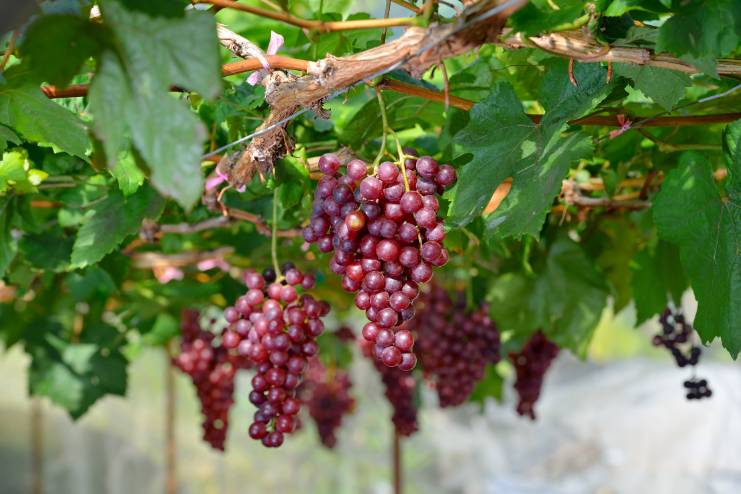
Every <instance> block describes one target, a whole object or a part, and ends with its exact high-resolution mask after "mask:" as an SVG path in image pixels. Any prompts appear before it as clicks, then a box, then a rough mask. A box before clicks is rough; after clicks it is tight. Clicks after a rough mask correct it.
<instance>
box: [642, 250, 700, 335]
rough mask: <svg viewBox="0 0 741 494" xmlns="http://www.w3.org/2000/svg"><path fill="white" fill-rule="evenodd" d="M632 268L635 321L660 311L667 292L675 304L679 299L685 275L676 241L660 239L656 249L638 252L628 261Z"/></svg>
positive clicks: (663, 305)
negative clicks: (674, 243)
mask: <svg viewBox="0 0 741 494" xmlns="http://www.w3.org/2000/svg"><path fill="white" fill-rule="evenodd" d="M631 271H632V272H633V278H632V283H631V287H632V290H633V300H634V301H635V306H636V324H641V323H642V322H644V321H646V320H648V319H650V318H651V317H653V316H655V315H656V314H660V313H661V312H662V311H663V310H664V308H666V306H667V304H668V302H669V300H670V298H669V297H670V296H671V300H672V301H674V303H675V304H677V305H679V304H680V303H681V297H682V293H683V292H684V290H685V289H686V288H687V279H686V278H685V276H684V270H683V269H682V266H681V263H680V260H679V250H678V249H677V247H676V246H675V245H672V244H669V243H667V242H661V241H660V242H658V244H657V245H656V248H655V249H644V250H642V251H640V252H638V253H637V254H636V255H635V257H634V258H633V260H632V262H631Z"/></svg>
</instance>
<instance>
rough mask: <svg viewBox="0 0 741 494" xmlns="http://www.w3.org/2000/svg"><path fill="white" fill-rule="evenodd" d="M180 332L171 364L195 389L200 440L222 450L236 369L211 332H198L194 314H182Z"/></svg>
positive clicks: (232, 402) (184, 312) (190, 312)
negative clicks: (178, 343)
mask: <svg viewBox="0 0 741 494" xmlns="http://www.w3.org/2000/svg"><path fill="white" fill-rule="evenodd" d="M181 331H182V338H181V340H180V353H179V354H178V355H177V357H175V358H173V365H175V366H176V367H177V368H178V369H180V370H181V371H183V372H184V373H185V374H187V375H188V376H189V377H190V378H191V381H192V382H193V384H194V386H195V388H196V393H197V395H198V400H199V402H200V404H201V413H202V415H203V421H202V424H201V426H202V428H203V439H204V440H205V441H206V442H207V443H208V444H210V445H211V447H213V448H214V449H216V450H219V451H224V444H225V442H226V436H227V432H228V430H229V411H230V409H231V407H232V405H233V404H234V376H235V373H236V370H237V368H236V367H235V366H234V365H233V364H232V362H231V359H230V357H229V354H228V352H227V351H226V350H225V349H224V348H223V347H221V346H220V345H218V344H216V343H217V341H218V340H216V339H215V333H213V332H211V331H206V330H204V329H202V327H201V324H200V313H199V312H198V311H195V310H185V311H183V313H182V316H181Z"/></svg>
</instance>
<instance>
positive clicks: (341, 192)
mask: <svg viewBox="0 0 741 494" xmlns="http://www.w3.org/2000/svg"><path fill="white" fill-rule="evenodd" d="M405 153H407V154H408V156H407V155H405V157H404V159H403V165H402V164H401V163H399V164H395V163H392V162H388V161H387V162H383V163H381V164H380V165H379V166H378V168H377V170H369V168H368V165H367V164H366V163H365V162H363V161H361V160H359V159H353V160H351V161H350V162H348V163H347V165H346V167H345V169H346V173H345V175H339V171H340V166H341V164H340V160H339V158H338V157H337V156H336V155H334V154H327V155H324V156H322V157H321V158H320V160H319V169H320V171H321V172H322V173H323V174H324V176H323V177H322V178H321V179H320V180H319V183H318V185H317V188H316V193H315V197H314V204H313V213H312V216H311V220H310V223H309V225H308V226H307V227H306V228H305V229H304V232H303V235H304V240H306V242H308V243H315V244H316V245H317V247H318V249H319V250H320V251H321V252H324V253H329V252H334V255H333V257H332V259H331V261H330V270H331V271H332V272H334V273H336V274H338V275H341V276H342V287H343V288H344V289H345V290H347V291H348V292H352V293H355V294H356V295H355V305H356V306H357V307H358V308H359V309H361V310H364V311H365V314H366V317H367V318H368V320H369V322H368V323H367V324H366V325H365V326H364V327H363V329H362V335H363V337H364V338H365V339H366V340H368V341H370V342H372V343H374V347H373V353H374V355H375V357H376V358H378V359H379V360H381V361H382V362H383V363H384V364H385V365H387V366H389V367H397V366H398V367H399V368H401V369H402V370H407V371H409V370H411V369H413V368H414V366H415V364H416V357H415V355H414V353H413V352H412V347H413V344H414V340H413V338H412V335H411V333H410V332H409V331H407V330H403V329H399V326H400V325H401V324H402V323H403V322H404V321H407V320H409V319H411V318H412V317H413V316H414V308H413V306H412V302H413V301H414V299H415V298H416V297H417V295H418V293H419V284H422V283H427V282H428V281H430V279H432V269H433V267H437V266H443V265H444V264H446V263H447V262H448V251H447V250H446V249H445V247H444V246H443V240H444V239H445V226H444V224H443V220H442V218H439V217H438V212H439V208H440V206H439V202H438V199H437V197H436V194H441V193H442V192H443V191H444V190H445V189H446V188H448V187H450V186H451V185H453V183H455V181H456V172H455V169H454V168H453V167H451V166H450V165H439V164H438V163H437V162H436V161H435V160H434V159H432V158H431V157H429V156H422V157H420V158H413V157H412V155H413V154H414V152H413V150H411V151H410V150H406V151H405ZM369 172H370V173H369Z"/></svg>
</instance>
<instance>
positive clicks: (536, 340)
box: [509, 331, 559, 420]
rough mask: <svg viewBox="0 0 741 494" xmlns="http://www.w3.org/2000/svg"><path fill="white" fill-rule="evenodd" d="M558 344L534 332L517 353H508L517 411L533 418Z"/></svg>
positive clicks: (556, 352) (556, 353) (557, 349)
mask: <svg viewBox="0 0 741 494" xmlns="http://www.w3.org/2000/svg"><path fill="white" fill-rule="evenodd" d="M558 351H559V348H558V346H557V345H556V344H555V343H553V342H551V341H549V340H548V339H547V338H546V337H545V336H544V335H543V333H541V332H540V331H538V332H537V333H534V334H533V335H532V336H531V337H530V339H529V340H528V341H527V343H525V346H524V347H523V348H522V350H520V351H519V352H517V353H514V352H513V353H510V354H509V359H510V360H511V361H512V364H513V365H514V366H515V372H516V379H515V390H516V391H517V394H518V396H519V401H518V403H517V413H518V414H520V415H523V416H527V417H530V419H531V420H535V402H537V401H538V398H539V397H540V390H541V388H542V387H543V377H544V376H545V373H546V371H547V370H548V368H549V367H550V366H551V363H552V362H553V360H554V359H555V358H556V356H557V355H558Z"/></svg>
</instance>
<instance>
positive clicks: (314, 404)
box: [301, 358, 355, 449]
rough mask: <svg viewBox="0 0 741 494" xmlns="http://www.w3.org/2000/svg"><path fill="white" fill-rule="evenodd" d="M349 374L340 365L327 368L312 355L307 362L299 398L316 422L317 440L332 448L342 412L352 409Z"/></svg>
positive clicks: (346, 412)
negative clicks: (307, 367)
mask: <svg viewBox="0 0 741 494" xmlns="http://www.w3.org/2000/svg"><path fill="white" fill-rule="evenodd" d="M351 388H352V381H351V380H350V375H349V374H348V373H347V372H345V371H343V370H341V369H331V370H330V369H327V368H326V367H324V366H323V365H322V364H321V362H320V361H319V360H318V359H316V358H314V359H312V360H311V362H310V363H309V370H308V371H307V373H306V380H305V381H304V385H303V386H302V389H301V395H302V401H303V402H304V403H305V404H306V406H307V407H308V409H309V415H310V416H311V418H312V419H313V420H314V423H315V424H316V428H317V432H318V433H319V440H320V441H321V442H322V444H323V445H324V446H326V447H327V448H329V449H332V448H334V447H335V445H336V444H337V429H339V428H340V426H341V425H342V419H343V417H344V416H345V415H348V414H350V413H352V411H353V410H354V408H355V399H354V398H353V397H352V396H351V395H350V389H351Z"/></svg>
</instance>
